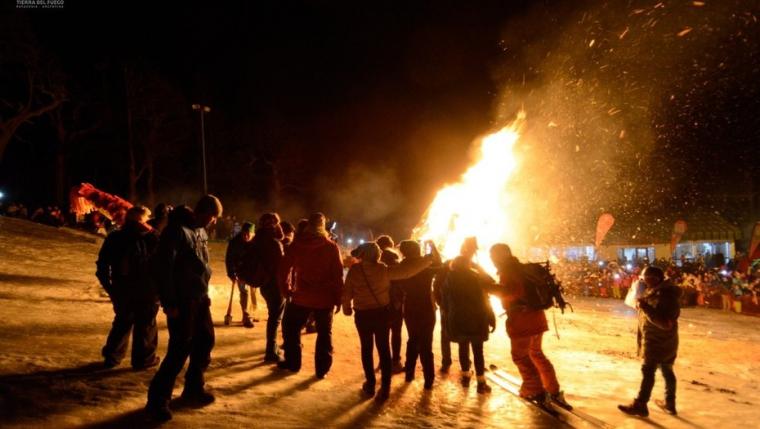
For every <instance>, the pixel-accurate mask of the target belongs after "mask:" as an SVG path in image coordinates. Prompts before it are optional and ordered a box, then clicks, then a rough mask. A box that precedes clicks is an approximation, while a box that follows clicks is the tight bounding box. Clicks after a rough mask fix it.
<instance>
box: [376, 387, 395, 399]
mask: <svg viewBox="0 0 760 429" xmlns="http://www.w3.org/2000/svg"><path fill="white" fill-rule="evenodd" d="M390 396H391V388H390V387H388V386H383V387H381V388H380V390H378V391H377V395H375V400H376V401H378V402H384V401H387V400H388V398H389V397H390Z"/></svg>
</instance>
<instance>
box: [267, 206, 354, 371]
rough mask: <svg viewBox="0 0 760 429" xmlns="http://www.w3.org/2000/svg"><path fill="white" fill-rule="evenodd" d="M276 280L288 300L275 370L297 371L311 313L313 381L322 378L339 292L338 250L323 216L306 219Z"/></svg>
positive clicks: (329, 354) (328, 362)
mask: <svg viewBox="0 0 760 429" xmlns="http://www.w3.org/2000/svg"><path fill="white" fill-rule="evenodd" d="M293 279H295V281H293ZM277 280H278V285H279V287H280V293H281V294H282V296H283V297H285V298H286V299H289V302H288V304H287V306H286V307H285V315H284V317H283V320H282V333H283V339H284V346H283V351H284V352H285V356H284V360H283V361H281V362H279V363H278V366H279V367H280V368H282V369H288V370H290V371H293V372H298V371H300V369H301V329H302V328H303V327H304V325H305V324H306V320H307V319H308V318H309V314H310V313H313V315H314V320H315V322H316V326H317V344H316V351H315V355H314V363H315V365H314V366H315V370H316V375H317V378H324V376H325V375H326V374H327V372H328V371H329V370H330V367H331V366H332V352H333V347H332V319H333V312H332V310H333V308H334V307H335V308H338V309H340V304H341V292H342V290H343V264H342V261H341V257H340V250H339V249H338V245H337V244H335V242H334V241H332V240H330V239H329V238H328V233H327V230H326V228H325V215H323V214H322V213H314V214H312V215H311V216H309V224H308V226H307V228H306V231H305V232H304V233H303V234H301V235H297V236H296V238H295V240H294V241H293V243H292V244H291V245H290V246H288V248H287V250H286V251H285V256H284V257H283V259H282V262H281V264H280V267H279V273H278V278H277Z"/></svg>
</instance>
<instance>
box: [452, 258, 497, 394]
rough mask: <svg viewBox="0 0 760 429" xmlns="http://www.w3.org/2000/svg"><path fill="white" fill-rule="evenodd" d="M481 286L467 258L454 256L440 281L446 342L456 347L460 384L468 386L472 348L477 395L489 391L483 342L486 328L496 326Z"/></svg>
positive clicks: (479, 278)
mask: <svg viewBox="0 0 760 429" xmlns="http://www.w3.org/2000/svg"><path fill="white" fill-rule="evenodd" d="M482 284H483V279H482V276H481V274H480V272H478V271H477V270H475V268H474V267H473V264H472V261H471V260H470V259H468V258H467V256H457V257H456V258H454V260H453V261H451V263H450V266H449V270H448V273H447V274H446V279H445V280H444V281H443V285H442V289H441V309H442V310H443V313H444V314H446V331H447V334H448V339H449V340H450V341H454V342H456V343H457V344H458V346H459V365H460V367H461V368H462V376H461V382H462V385H463V386H464V387H468V386H469V385H470V378H471V377H472V371H471V369H470V367H471V365H472V363H471V361H470V348H472V354H473V361H474V363H475V375H476V377H477V381H478V386H477V390H478V393H488V392H490V391H491V388H490V387H489V386H488V384H487V383H486V379H485V358H484V356H483V343H484V342H486V341H488V333H489V327H490V326H491V325H495V318H494V314H493V310H492V309H491V305H490V303H489V301H488V296H487V294H486V292H485V290H484V288H483V285H482Z"/></svg>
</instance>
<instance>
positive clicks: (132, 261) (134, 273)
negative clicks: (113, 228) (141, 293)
mask: <svg viewBox="0 0 760 429" xmlns="http://www.w3.org/2000/svg"><path fill="white" fill-rule="evenodd" d="M119 233H120V234H123V236H122V240H123V241H122V243H123V246H124V247H123V248H122V249H121V252H120V253H119V256H118V259H117V261H116V264H115V266H114V271H115V272H114V274H115V275H116V276H118V277H119V278H120V279H121V280H122V281H126V282H128V283H133V282H144V281H146V280H147V279H148V278H149V276H150V259H151V251H150V248H149V247H150V245H149V243H148V242H147V240H146V238H145V237H135V236H124V235H126V233H125V232H123V231H119Z"/></svg>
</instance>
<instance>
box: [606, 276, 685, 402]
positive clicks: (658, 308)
mask: <svg viewBox="0 0 760 429" xmlns="http://www.w3.org/2000/svg"><path fill="white" fill-rule="evenodd" d="M642 276H643V278H644V283H646V289H645V290H644V294H643V296H641V297H640V298H639V300H638V309H639V329H638V335H637V339H638V347H639V355H640V356H641V357H642V358H643V360H644V363H643V364H642V365H641V374H642V379H641V386H640V388H639V394H638V395H637V396H636V399H634V400H633V402H632V403H630V404H628V405H618V409H620V411H622V412H624V413H626V414H630V415H634V416H641V417H647V416H648V415H649V409H648V407H647V403H648V402H649V399H650V397H651V395H652V388H653V387H654V378H655V377H654V376H655V372H656V371H657V368H660V371H661V372H662V377H663V378H664V379H665V401H664V402H663V401H660V400H655V404H657V406H659V407H660V408H662V409H663V410H664V411H665V412H667V413H669V414H673V415H675V414H676V375H675V373H674V372H673V364H674V363H675V360H676V356H677V355H678V317H679V316H680V314H681V308H680V305H679V300H680V297H681V289H680V288H678V287H677V286H675V285H673V284H672V283H671V282H670V281H669V280H666V279H665V273H664V272H663V271H662V269H660V268H658V267H655V266H648V267H646V268H645V269H644V271H643V273H642Z"/></svg>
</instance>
